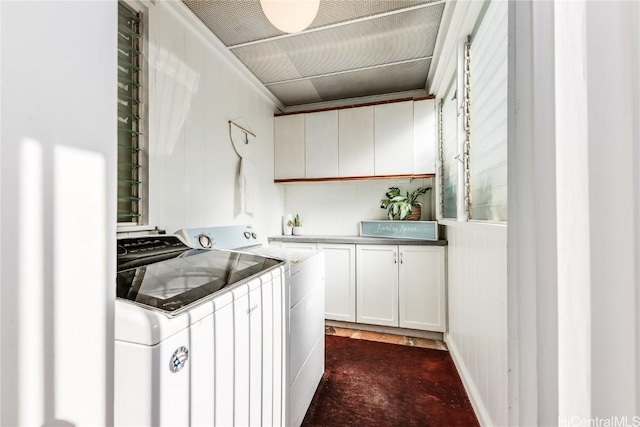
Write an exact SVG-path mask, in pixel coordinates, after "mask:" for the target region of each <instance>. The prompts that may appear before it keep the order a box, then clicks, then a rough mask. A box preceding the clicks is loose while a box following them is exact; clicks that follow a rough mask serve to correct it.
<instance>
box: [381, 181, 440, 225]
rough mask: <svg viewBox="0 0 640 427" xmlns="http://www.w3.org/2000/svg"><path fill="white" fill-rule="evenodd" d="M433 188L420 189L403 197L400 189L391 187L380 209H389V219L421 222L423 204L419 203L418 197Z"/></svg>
mask: <svg viewBox="0 0 640 427" xmlns="http://www.w3.org/2000/svg"><path fill="white" fill-rule="evenodd" d="M429 190H431V187H420V188H418V189H416V190H415V191H413V192H411V193H410V192H408V191H407V194H406V195H403V194H402V193H401V192H400V189H399V188H398V187H389V190H387V192H386V194H385V196H386V197H387V198H386V199H382V200H380V207H381V208H382V209H387V210H388V213H387V216H388V217H389V219H394V218H395V217H397V218H398V219H406V220H412V221H419V220H420V215H421V214H422V202H420V201H418V196H421V195H423V194H424V193H426V192H427V191H429Z"/></svg>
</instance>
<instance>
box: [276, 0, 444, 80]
mask: <svg viewBox="0 0 640 427" xmlns="http://www.w3.org/2000/svg"><path fill="white" fill-rule="evenodd" d="M443 8H444V5H443V4H438V5H434V6H429V7H425V8H423V9H419V10H414V11H409V12H402V13H398V14H394V15H390V16H385V17H382V18H376V19H373V20H368V21H363V22H358V23H354V24H349V25H344V26H339V27H334V28H330V29H326V30H321V31H316V32H310V33H303V34H300V35H297V36H294V37H288V38H285V39H280V40H278V41H276V42H275V43H279V44H280V45H281V46H282V49H283V50H284V51H285V52H286V53H287V55H288V56H289V58H290V59H291V62H292V63H293V65H294V66H295V67H296V69H297V70H298V72H299V73H300V74H301V75H302V76H303V77H310V76H314V75H318V74H326V73H332V72H336V71H345V70H352V69H357V68H363V67H368V66H374V65H381V64H388V63H391V62H396V61H402V60H407V59H416V58H421V57H427V56H431V55H432V54H433V49H434V46H435V39H436V36H437V34H438V27H439V25H440V19H441V16H442V11H443ZM425 77H426V75H425ZM267 83H269V82H267Z"/></svg>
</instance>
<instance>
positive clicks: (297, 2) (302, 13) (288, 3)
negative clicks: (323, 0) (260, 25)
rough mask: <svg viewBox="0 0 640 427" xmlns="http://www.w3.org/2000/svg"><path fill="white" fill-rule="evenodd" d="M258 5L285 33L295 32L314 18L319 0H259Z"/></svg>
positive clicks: (274, 24)
mask: <svg viewBox="0 0 640 427" xmlns="http://www.w3.org/2000/svg"><path fill="white" fill-rule="evenodd" d="M260 6H262V11H263V12H264V14H265V16H266V17H267V19H269V21H270V22H271V23H272V24H273V26H274V27H276V28H277V29H279V30H280V31H284V32H285V33H297V32H299V31H302V30H304V29H305V28H307V27H308V26H309V25H311V23H312V22H313V20H314V19H315V18H316V15H317V13H318V8H319V7H320V0H260Z"/></svg>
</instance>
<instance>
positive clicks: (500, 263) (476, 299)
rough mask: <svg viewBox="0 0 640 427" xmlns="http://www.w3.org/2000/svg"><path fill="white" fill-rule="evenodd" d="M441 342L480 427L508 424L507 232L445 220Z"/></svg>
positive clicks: (488, 226) (501, 229)
mask: <svg viewBox="0 0 640 427" xmlns="http://www.w3.org/2000/svg"><path fill="white" fill-rule="evenodd" d="M445 224H446V226H447V227H446V229H447V240H448V242H449V246H448V307H449V332H448V333H447V335H446V337H445V339H446V342H447V345H448V346H449V350H450V351H451V356H452V357H453V360H454V362H455V363H456V366H457V368H458V371H459V373H460V376H461V378H462V380H463V382H464V385H465V388H466V390H467V392H468V394H469V398H470V400H471V402H472V404H473V407H474V409H475V411H476V415H477V416H478V418H479V421H480V423H481V424H482V425H497V426H504V425H507V424H508V421H507V416H508V404H507V391H508V390H507V372H508V367H507V304H506V303H507V227H506V225H505V226H503V225H495V224H483V223H474V222H465V223H462V222H461V223H457V222H453V221H446V222H445Z"/></svg>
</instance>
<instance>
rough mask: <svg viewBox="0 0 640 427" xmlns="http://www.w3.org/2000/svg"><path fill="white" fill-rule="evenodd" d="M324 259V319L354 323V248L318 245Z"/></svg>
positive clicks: (350, 246) (352, 246)
mask: <svg viewBox="0 0 640 427" xmlns="http://www.w3.org/2000/svg"><path fill="white" fill-rule="evenodd" d="M318 249H322V250H323V251H324V259H325V274H324V277H325V294H324V296H325V299H324V301H325V302H324V317H325V319H331V320H341V321H344V322H355V321H356V246H355V245H343V244H321V243H319V244H318Z"/></svg>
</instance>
